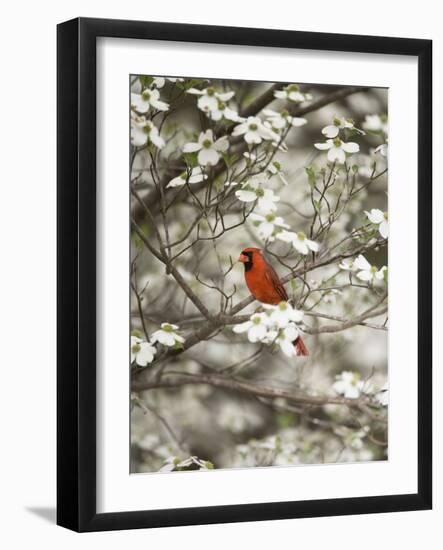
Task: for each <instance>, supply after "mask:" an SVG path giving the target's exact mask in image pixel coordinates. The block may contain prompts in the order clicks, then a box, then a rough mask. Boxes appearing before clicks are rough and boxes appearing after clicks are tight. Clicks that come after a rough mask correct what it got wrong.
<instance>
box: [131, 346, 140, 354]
mask: <svg viewBox="0 0 443 550" xmlns="http://www.w3.org/2000/svg"><path fill="white" fill-rule="evenodd" d="M141 349H142V348H141V347H140V344H134V345H133V346H132V348H131V351H132V353H138V352H139V351H140V350H141Z"/></svg>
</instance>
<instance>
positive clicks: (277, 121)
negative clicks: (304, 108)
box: [263, 109, 308, 131]
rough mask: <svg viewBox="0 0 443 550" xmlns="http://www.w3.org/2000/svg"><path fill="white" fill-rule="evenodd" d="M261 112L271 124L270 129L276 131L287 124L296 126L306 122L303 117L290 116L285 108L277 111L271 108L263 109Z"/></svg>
mask: <svg viewBox="0 0 443 550" xmlns="http://www.w3.org/2000/svg"><path fill="white" fill-rule="evenodd" d="M263 114H264V115H265V116H266V118H267V120H268V121H269V123H270V124H271V127H272V129H274V130H278V131H280V130H283V129H284V128H287V127H288V126H294V127H297V128H298V127H300V126H304V125H305V124H306V123H307V122H308V121H307V120H306V119H305V118H301V117H293V116H291V115H290V114H289V112H288V111H286V110H283V111H281V112H279V113H278V112H277V111H273V110H272V109H264V110H263Z"/></svg>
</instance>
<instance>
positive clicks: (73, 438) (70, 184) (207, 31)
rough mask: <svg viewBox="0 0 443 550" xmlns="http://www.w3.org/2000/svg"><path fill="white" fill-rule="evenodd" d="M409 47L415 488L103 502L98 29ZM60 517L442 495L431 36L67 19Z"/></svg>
mask: <svg viewBox="0 0 443 550" xmlns="http://www.w3.org/2000/svg"><path fill="white" fill-rule="evenodd" d="M98 37H114V38H133V39H154V40H167V41H171V40H173V41H182V42H196V43H211V44H230V45H248V46H266V47H271V48H272V47H280V48H301V49H305V50H306V49H308V50H328V51H336V52H359V53H378V54H399V55H407V56H415V57H416V58H417V59H418V75H419V76H418V88H419V89H418V116H419V120H418V174H417V178H418V179H417V181H418V357H417V365H418V473H417V475H418V491H417V493H416V494H399V495H392V496H376V497H359V498H340V499H326V500H311V501H296V502H277V503H266V502H264V503H260V504H241V505H229V506H211V507H200V508H181V509H169V510H140V511H136V512H119V513H105V514H98V513H97V512H96V504H95V503H96V387H97V381H96V252H97V246H96V206H97V204H96V39H97V38H98ZM57 48H58V61H57V70H58V78H57V87H58V95H57V120H58V122H57V138H58V146H57V165H58V166H57V180H58V200H57V210H58V214H57V220H58V223H57V231H58V241H57V254H58V261H57V270H58V277H57V284H58V290H57V300H58V305H57V315H58V322H57V333H58V353H57V363H58V367H57V425H58V426H57V454H58V461H57V523H58V524H59V525H61V526H64V527H67V528H69V529H73V530H75V531H103V530H113V529H132V528H147V527H162V526H174V525H191V524H209V523H224V522H240V521H256V520H272V519H284V518H305V517H316V516H317V517H319V516H330V515H345V514H369V513H375V512H394V511H410V510H424V509H430V508H431V506H432V370H431V369H432V364H431V362H432V219H431V216H432V208H431V200H432V183H431V182H432V42H431V41H430V40H417V39H406V38H390V37H375V36H354V35H344V34H325V33H314V32H296V31H286V30H264V29H255V28H238V27H232V28H231V27H218V26H200V25H189V24H175V23H152V22H142V21H120V20H107V19H84V18H79V19H74V20H71V21H67V22H64V23H61V24H60V25H58V29H57Z"/></svg>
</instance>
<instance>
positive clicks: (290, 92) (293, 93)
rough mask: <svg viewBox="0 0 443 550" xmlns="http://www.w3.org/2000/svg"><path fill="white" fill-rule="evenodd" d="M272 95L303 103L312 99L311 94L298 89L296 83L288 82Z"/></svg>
mask: <svg viewBox="0 0 443 550" xmlns="http://www.w3.org/2000/svg"><path fill="white" fill-rule="evenodd" d="M274 97H275V98H277V99H286V100H288V101H291V102H292V103H303V102H305V101H309V100H311V99H312V95H311V94H309V93H303V92H301V91H300V87H299V85H298V84H289V86H285V87H284V88H283V90H277V91H275V92H274Z"/></svg>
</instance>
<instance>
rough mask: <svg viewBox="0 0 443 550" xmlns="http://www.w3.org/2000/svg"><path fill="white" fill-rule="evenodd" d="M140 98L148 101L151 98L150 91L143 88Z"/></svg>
mask: <svg viewBox="0 0 443 550" xmlns="http://www.w3.org/2000/svg"><path fill="white" fill-rule="evenodd" d="M142 98H143V99H144V100H145V101H149V100H150V99H151V92H150V91H149V90H145V91H144V92H143V93H142Z"/></svg>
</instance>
